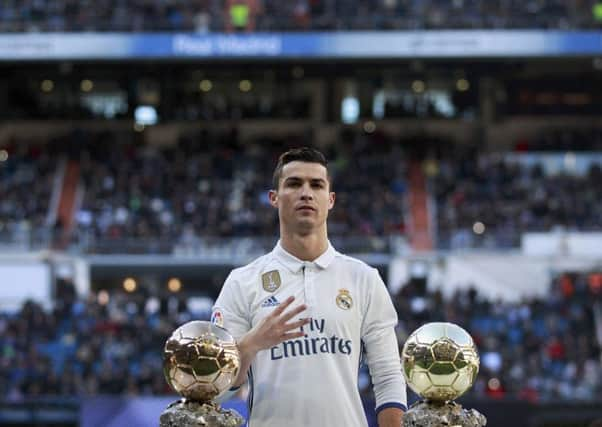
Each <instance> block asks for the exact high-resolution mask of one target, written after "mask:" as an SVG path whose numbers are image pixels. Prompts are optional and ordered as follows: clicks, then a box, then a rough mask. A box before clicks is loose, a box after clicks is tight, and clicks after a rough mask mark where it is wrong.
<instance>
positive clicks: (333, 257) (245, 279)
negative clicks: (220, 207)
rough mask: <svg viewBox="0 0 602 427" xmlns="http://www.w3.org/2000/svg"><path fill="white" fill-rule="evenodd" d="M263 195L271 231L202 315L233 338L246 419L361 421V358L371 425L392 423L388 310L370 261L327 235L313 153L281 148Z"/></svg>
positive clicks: (394, 350) (322, 172)
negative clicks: (274, 234) (264, 247)
mask: <svg viewBox="0 0 602 427" xmlns="http://www.w3.org/2000/svg"><path fill="white" fill-rule="evenodd" d="M269 199H270V203H271V204H272V206H274V207H275V208H277V209H278V217H279V220H280V240H279V241H278V243H277V244H276V247H275V248H274V249H273V251H272V252H270V253H268V254H267V255H264V256H262V257H260V258H258V259H257V260H255V261H254V262H252V263H250V264H248V265H246V266H244V267H241V268H237V269H235V270H233V271H232V272H231V273H230V275H229V276H228V278H227V279H226V282H225V284H224V286H223V288H222V291H221V293H220V296H219V297H218V299H217V301H216V303H215V307H214V310H213V315H212V319H213V321H214V322H215V323H216V324H218V325H220V326H223V327H225V328H226V329H227V330H228V331H229V332H230V333H231V334H232V335H233V336H234V337H235V338H236V340H237V343H238V348H239V350H240V354H241V369H240V374H239V376H238V378H237V379H236V382H235V386H239V385H241V384H242V383H244V381H245V380H246V378H247V377H248V379H249V387H250V391H249V413H250V415H249V426H250V427H282V426H287V427H307V426H320V427H339V426H345V427H359V426H367V421H366V418H365V415H364V411H363V407H362V402H361V399H360V395H359V392H358V385H357V377H358V370H359V364H360V360H361V359H362V357H364V358H365V360H366V361H367V364H368V367H369V370H370V375H371V377H372V383H373V384H374V394H375V396H376V411H377V414H378V424H379V426H380V427H399V426H401V422H402V416H403V412H404V411H405V409H406V389H405V386H406V385H405V381H404V379H403V375H402V371H401V364H400V358H399V347H398V343H397V339H396V336H395V333H394V327H395V325H396V324H397V313H396V312H395V309H394V308H393V304H392V302H391V298H390V296H389V293H388V291H387V289H386V287H385V285H384V283H383V281H382V280H381V278H380V276H379V274H378V272H377V270H376V269H374V268H371V267H369V266H367V265H366V264H364V263H363V262H361V261H359V260H356V259H354V258H351V257H348V256H345V255H342V254H340V253H339V252H337V251H336V250H335V249H334V248H333V247H332V246H331V244H330V242H329V241H328V234H327V225H326V219H327V217H328V212H329V211H330V209H332V208H333V206H334V203H335V193H333V192H332V191H331V188H330V178H329V176H328V171H327V162H326V159H325V158H324V156H323V155H322V153H320V152H319V151H317V150H315V149H312V148H298V149H293V150H290V151H287V152H286V153H284V154H282V155H281V156H280V159H279V161H278V164H277V166H276V169H275V171H274V179H273V189H272V190H270V192H269Z"/></svg>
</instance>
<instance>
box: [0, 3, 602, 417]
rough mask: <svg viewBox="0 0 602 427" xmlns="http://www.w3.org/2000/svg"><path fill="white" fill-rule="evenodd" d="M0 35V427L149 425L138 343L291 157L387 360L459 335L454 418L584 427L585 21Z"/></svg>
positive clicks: (599, 378)
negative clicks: (378, 281)
mask: <svg viewBox="0 0 602 427" xmlns="http://www.w3.org/2000/svg"><path fill="white" fill-rule="evenodd" d="M0 32H1V34H0V425H2V426H70V427H74V426H85V427H93V426H94V427H96V426H99V427H100V426H125V425H128V426H138V425H140V426H148V425H158V416H159V414H160V413H161V412H162V411H163V410H164V409H165V407H166V405H167V404H168V403H170V402H171V401H173V400H175V398H176V397H175V396H174V395H173V394H172V393H171V392H170V390H169V389H168V387H167V385H166V382H165V381H164V379H163V374H162V369H161V352H162V347H163V344H164V342H165V339H166V338H167V336H168V335H169V334H170V333H171V332H172V331H173V330H174V329H175V328H176V327H177V326H178V325H180V324H182V323H184V322H186V321H188V320H191V319H207V318H208V317H209V316H210V310H211V306H212V304H213V301H214V299H215V298H216V296H217V295H218V293H219V291H220V288H221V285H222V283H223V281H224V279H225V277H226V275H227V274H228V272H229V271H230V270H231V269H232V268H234V267H236V266H239V265H242V264H244V263H247V262H249V261H250V260H252V259H253V258H254V257H256V256H259V255H261V254H262V253H264V252H265V251H268V250H270V249H271V247H272V245H273V244H274V243H275V241H276V233H277V218H276V213H275V212H274V211H273V210H272V209H271V208H270V207H269V205H268V202H267V195H266V193H267V190H268V189H269V187H270V175H271V172H272V170H273V167H274V165H275V163H276V159H277V156H278V155H279V154H280V153H281V152H282V151H284V150H286V149H287V148H290V147H294V146H299V145H313V146H316V147H318V148H320V149H322V150H323V151H324V152H325V153H326V154H327V157H328V158H329V159H330V168H331V172H332V174H333V176H334V190H335V191H336V192H337V204H336V207H335V209H334V210H333V211H332V213H331V215H330V219H329V232H330V236H331V241H332V243H333V244H334V245H335V247H336V248H337V249H338V250H340V251H341V252H344V253H347V254H350V255H353V256H356V257H359V258H361V259H363V260H365V261H367V262H368V263H370V264H372V265H374V266H376V267H377V268H378V269H379V270H380V273H381V275H382V277H383V278H384V280H385V282H386V284H387V286H388V288H389V290H390V292H391V295H392V296H393V299H394V301H395V305H396V307H397V309H398V313H399V318H400V322H399V325H398V328H397V331H398V336H399V340H400V343H403V342H404V340H405V338H406V337H407V336H408V335H409V333H411V332H412V331H413V330H414V329H416V328H417V327H418V326H420V325H421V324H423V323H426V322H430V321H450V322H454V323H457V324H459V325H461V326H462V327H464V328H465V329H467V330H468V331H469V332H470V333H471V334H472V335H473V337H474V339H475V341H476V343H477V345H478V348H479V350H480V354H481V371H480V374H479V377H478V380H477V382H476V384H475V385H474V387H473V389H472V390H471V391H470V392H469V393H468V394H467V395H466V396H464V397H462V398H461V402H462V403H463V404H465V405H466V406H468V407H474V408H476V409H478V410H479V411H481V412H483V413H484V414H486V415H487V416H488V418H489V424H488V425H489V426H492V427H497V426H507V425H515V426H524V427H560V426H565V427H577V426H590V425H594V423H595V422H596V420H600V419H602V358H601V346H602V3H600V2H599V1H596V0H574V1H570V2H568V1H560V0H522V1H517V0H504V1H498V2H492V1H485V0H452V1H441V0H422V1H418V0H371V1H368V0H291V1H286V2H283V1H275V0H227V1H217V0H187V1H181V0H132V1H122V0H95V1H90V0H79V1H78V0H2V2H1V4H0ZM358 383H359V387H360V389H361V390H362V395H363V396H364V398H365V402H366V412H367V414H368V416H369V418H370V419H371V420H373V404H374V403H373V396H372V394H371V386H370V379H369V375H368V374H367V371H366V370H365V369H364V370H362V371H361V372H360V376H359V381H358ZM409 397H410V401H411V402H413V401H414V400H415V399H416V396H414V395H412V394H410V396H409ZM244 398H245V396H244V390H243V392H242V393H241V395H240V396H238V397H237V398H236V399H234V400H233V401H231V402H229V404H228V405H231V406H234V407H237V408H238V409H239V410H240V411H241V412H243V413H245V412H246V410H245V408H244ZM371 422H373V421H371ZM373 425H375V424H373ZM598 425H599V424H598ZM329 427H330V426H329Z"/></svg>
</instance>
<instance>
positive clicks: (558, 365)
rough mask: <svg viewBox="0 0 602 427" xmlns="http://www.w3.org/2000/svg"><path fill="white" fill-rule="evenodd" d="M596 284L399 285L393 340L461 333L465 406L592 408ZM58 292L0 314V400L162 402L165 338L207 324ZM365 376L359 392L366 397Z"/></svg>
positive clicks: (117, 297) (568, 279)
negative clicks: (45, 304) (471, 357)
mask: <svg viewBox="0 0 602 427" xmlns="http://www.w3.org/2000/svg"><path fill="white" fill-rule="evenodd" d="M600 277H601V274H600V273H599V272H591V273H588V274H577V273H570V272H567V273H563V274H560V275H558V276H556V277H555V278H554V280H553V281H552V283H551V285H550V292H549V294H548V296H547V297H546V298H538V299H532V300H525V301H521V302H518V303H502V302H496V301H489V300H486V299H485V298H483V297H482V296H480V295H479V294H478V292H477V291H476V290H474V289H472V290H468V291H460V292H457V293H456V294H455V295H453V297H452V298H450V299H445V298H444V297H443V296H442V295H441V294H440V293H439V292H425V291H424V290H420V289H419V288H418V287H416V286H414V285H412V284H408V285H407V286H405V287H403V288H402V290H401V291H400V293H399V294H398V295H397V296H396V298H395V304H396V308H397V311H398V313H399V316H400V322H399V325H398V333H399V339H400V342H401V343H403V342H404V340H405V338H406V337H407V335H408V334H409V333H410V332H411V331H413V330H415V329H416V328H418V327H419V326H420V325H421V324H423V323H425V322H427V321H440V320H445V321H450V322H454V323H457V324H461V325H466V327H467V328H469V329H470V330H471V333H472V334H473V337H474V339H475V341H476V343H477V345H478V347H479V349H480V352H481V359H482V361H481V370H480V373H479V379H478V380H477V382H476V385H475V387H474V388H473V389H472V390H471V391H470V395H471V396H472V397H473V398H474V397H478V396H489V397H490V398H493V399H498V398H508V399H526V400H528V401H531V402H545V401H556V400H558V399H570V400H578V401H595V400H596V399H600V398H601V397H602V381H601V378H602V372H601V367H600V364H599V360H600V357H601V352H600V351H601V350H600V349H601V345H600V342H599V339H600V338H602V337H600V335H601V333H602V312H600V310H601V308H600V305H601V304H602V287H601V286H600V283H601V280H600ZM59 288H60V293H59V296H58V297H57V298H56V301H55V308H54V309H53V310H45V309H43V308H42V307H41V306H39V305H37V304H35V303H32V302H28V303H26V304H25V305H24V306H23V307H22V308H21V310H20V312H18V313H12V314H8V313H2V314H1V315H0V332H1V333H0V337H1V338H0V372H1V373H2V375H0V378H1V379H0V396H1V397H2V398H4V399H7V400H11V401H19V400H20V399H21V400H22V399H25V398H26V397H27V398H35V397H37V396H45V395H63V396H65V395H73V394H77V395H88V396H89V395H97V394H123V395H128V396H135V395H161V394H165V393H168V392H169V390H168V389H167V388H166V387H167V385H166V383H165V382H164V381H163V379H162V378H161V376H160V375H157V372H161V363H162V362H161V348H162V345H163V343H164V342H165V339H166V338H167V337H168V336H169V335H170V334H171V332H172V331H173V330H174V329H175V328H176V326H177V325H179V324H182V323H184V322H186V321H188V320H191V319H206V318H208V316H209V313H208V312H195V311H193V310H191V309H190V308H189V307H188V306H187V304H186V300H185V298H184V297H183V296H181V295H177V294H172V295H169V294H158V295H152V294H149V293H148V292H145V291H143V290H140V291H138V292H135V293H129V294H128V293H125V292H123V291H115V292H113V293H112V294H107V295H104V296H103V295H101V293H98V294H95V293H91V294H90V295H89V296H88V298H87V299H85V300H82V299H79V298H77V297H76V296H75V294H74V290H73V287H72V285H71V284H70V283H69V282H66V281H63V282H61V284H60V286H59ZM103 298H104V299H103ZM141 330H144V331H145V333H140V331H141ZM366 375H367V373H366V372H365V371H362V373H361V374H360V385H361V386H362V387H363V388H364V389H365V390H364V392H365V393H369V388H368V387H369V380H368V379H367V378H366Z"/></svg>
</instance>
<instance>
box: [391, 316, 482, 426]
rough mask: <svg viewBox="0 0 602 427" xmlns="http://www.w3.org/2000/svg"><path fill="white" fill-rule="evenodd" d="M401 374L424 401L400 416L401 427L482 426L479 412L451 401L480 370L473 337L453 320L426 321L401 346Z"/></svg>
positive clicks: (460, 393) (465, 389)
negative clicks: (452, 321)
mask: <svg viewBox="0 0 602 427" xmlns="http://www.w3.org/2000/svg"><path fill="white" fill-rule="evenodd" d="M401 358H402V367H403V373H404V376H405V378H406V382H407V384H408V386H410V388H411V389H412V390H413V391H414V392H416V394H418V395H419V396H420V397H422V398H423V400H421V401H419V402H417V403H415V404H414V405H412V407H411V408H410V409H409V410H408V411H407V412H406V413H405V415H404V417H403V425H404V427H441V426H450V427H483V426H485V425H486V424H487V419H486V418H485V416H483V414H481V413H480V412H478V411H476V410H474V409H470V410H466V409H464V408H462V406H461V405H459V404H458V403H455V402H454V401H453V400H454V399H456V398H458V397H460V396H461V395H462V394H464V393H466V391H468V390H469V389H470V387H471V386H472V385H473V383H474V381H475V379H476V378H477V373H478V372H479V354H478V352H477V348H476V346H475V344H474V341H473V340H472V337H471V336H470V335H469V334H468V332H466V331H465V330H464V329H462V328H461V327H459V326H458V325H455V324H453V323H438V322H436V323H427V324H426V325H423V326H421V327H420V328H418V329H417V330H416V331H414V332H413V333H412V334H411V335H410V336H409V338H408V339H407V341H406V343H405V344H404V346H403V351H402V354H401Z"/></svg>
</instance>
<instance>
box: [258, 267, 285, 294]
mask: <svg viewBox="0 0 602 427" xmlns="http://www.w3.org/2000/svg"><path fill="white" fill-rule="evenodd" d="M261 282H262V283H263V289H264V290H265V291H266V292H274V291H275V290H276V289H278V288H279V287H280V285H281V284H282V280H280V272H279V271H278V270H272V271H268V272H267V273H263V274H262V275H261Z"/></svg>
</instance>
